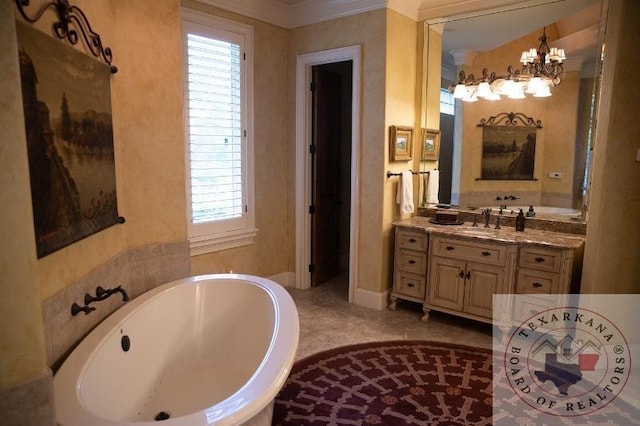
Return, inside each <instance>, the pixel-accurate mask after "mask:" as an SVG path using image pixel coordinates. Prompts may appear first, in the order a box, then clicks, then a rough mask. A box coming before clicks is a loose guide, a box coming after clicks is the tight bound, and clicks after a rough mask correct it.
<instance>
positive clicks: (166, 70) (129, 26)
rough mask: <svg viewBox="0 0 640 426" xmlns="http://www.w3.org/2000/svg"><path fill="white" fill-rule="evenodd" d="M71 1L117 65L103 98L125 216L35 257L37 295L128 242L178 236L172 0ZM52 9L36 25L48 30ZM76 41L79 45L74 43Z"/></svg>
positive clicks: (176, 20)
mask: <svg viewBox="0 0 640 426" xmlns="http://www.w3.org/2000/svg"><path fill="white" fill-rule="evenodd" d="M76 5H77V6H78V7H80V8H81V9H82V10H83V11H84V12H85V14H86V15H87V16H88V17H89V20H90V22H91V25H92V27H93V28H94V30H95V31H97V32H98V33H100V36H101V39H102V42H103V44H104V45H105V46H107V47H110V48H111V49H112V51H113V64H114V65H116V66H117V67H118V73H116V74H114V75H113V76H112V78H111V103H112V114H113V128H114V147H115V162H116V183H117V192H118V210H119V213H120V215H122V216H124V217H125V219H126V223H125V224H124V225H116V226H112V227H110V228H108V229H106V230H103V231H101V232H99V233H97V234H94V235H92V236H91V237H89V238H86V239H84V240H81V241H78V242H76V243H74V244H72V245H70V246H68V247H65V248H63V249H62V250H59V251H56V252H54V253H52V254H50V255H48V256H46V257H44V258H42V259H40V260H39V261H38V263H37V276H38V283H39V288H40V298H41V299H42V300H45V299H47V298H49V297H51V296H53V295H54V294H55V293H57V292H58V291H60V290H63V289H64V288H66V287H67V286H68V285H69V284H70V283H72V282H74V281H76V280H77V279H79V278H81V277H82V276H84V275H85V274H87V273H88V272H89V271H91V270H93V269H94V268H96V267H97V266H99V265H101V264H103V263H104V262H105V261H107V260H109V259H111V258H113V257H115V256H116V255H118V254H119V253H121V252H123V251H125V250H126V249H128V248H132V247H139V246H144V245H149V244H155V243H160V242H166V241H176V240H184V239H185V238H186V223H185V220H184V217H185V208H186V205H185V195H184V145H183V143H184V127H183V124H182V123H183V120H182V82H181V74H182V68H181V67H182V65H181V58H180V51H181V44H180V9H179V7H180V4H179V1H178V0H164V1H162V2H158V1H153V0H142V1H137V2H134V3H129V2H126V1H124V0H113V1H109V0H99V1H89V0H81V1H78V2H77V3H76ZM52 16H53V14H51V13H49V14H46V15H45V17H44V19H43V20H42V21H39V22H38V24H37V26H36V27H37V28H39V29H40V30H42V31H44V32H47V33H50V25H51V19H52V18H51V17H52ZM114 22H117V23H118V24H117V26H115V25H113V23H114ZM76 48H78V49H79V50H82V51H85V48H84V47H83V46H82V44H81V43H78V45H77V46H76Z"/></svg>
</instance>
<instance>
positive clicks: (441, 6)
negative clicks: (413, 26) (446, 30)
mask: <svg viewBox="0 0 640 426" xmlns="http://www.w3.org/2000/svg"><path fill="white" fill-rule="evenodd" d="M557 1H558V0H457V1H452V0H422V2H421V6H420V12H419V13H418V21H428V20H433V19H435V20H437V21H442V22H446V21H447V20H448V19H453V18H455V19H458V18H461V17H463V16H464V15H466V14H469V16H474V15H477V14H478V13H480V12H482V13H481V14H485V13H495V12H504V11H508V10H512V9H519V8H526V7H531V6H537V5H541V4H546V3H555V2H557Z"/></svg>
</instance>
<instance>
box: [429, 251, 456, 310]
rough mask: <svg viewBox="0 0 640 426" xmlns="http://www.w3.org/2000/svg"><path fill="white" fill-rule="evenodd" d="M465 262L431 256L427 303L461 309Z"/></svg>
mask: <svg viewBox="0 0 640 426" xmlns="http://www.w3.org/2000/svg"><path fill="white" fill-rule="evenodd" d="M464 276H465V262H464V261H461V260H456V259H447V258H444V257H438V256H432V257H431V264H430V265H429V300H428V303H430V304H432V305H435V306H440V307H442V308H448V309H455V310H458V311H459V310H461V309H462V306H463V300H464Z"/></svg>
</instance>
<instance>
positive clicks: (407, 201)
mask: <svg viewBox="0 0 640 426" xmlns="http://www.w3.org/2000/svg"><path fill="white" fill-rule="evenodd" d="M396 203H397V204H400V213H402V214H408V213H413V174H412V173H411V172H410V171H407V172H402V175H400V181H399V182H398V193H397V195H396Z"/></svg>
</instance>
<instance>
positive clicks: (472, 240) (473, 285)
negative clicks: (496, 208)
mask: <svg viewBox="0 0 640 426" xmlns="http://www.w3.org/2000/svg"><path fill="white" fill-rule="evenodd" d="M395 225H396V226H395V248H394V250H395V252H394V270H393V287H392V289H391V297H390V298H391V303H390V306H389V308H390V309H392V310H393V309H395V308H396V304H397V300H398V299H405V300H410V301H413V302H419V303H421V304H422V308H423V311H424V313H425V314H424V316H423V317H422V320H423V321H425V322H426V321H428V319H429V313H430V311H431V310H437V311H442V312H446V313H449V314H454V315H459V316H463V317H466V318H470V319H474V320H478V321H483V322H497V323H498V324H505V325H508V324H510V323H511V322H512V321H514V320H516V321H517V320H519V319H526V318H528V317H530V316H531V315H534V314H536V313H538V312H540V311H542V310H544V309H548V308H550V307H554V306H559V305H560V304H562V303H567V300H568V299H569V298H570V295H571V294H572V293H579V282H580V269H581V267H582V262H581V259H582V249H583V246H584V236H582V235H574V234H561V233H558V232H554V231H543V230H527V232H526V233H523V232H515V230H510V229H503V230H493V229H490V230H487V229H482V228H478V227H472V226H470V225H468V226H467V225H462V226H443V225H437V224H431V223H430V222H429V221H428V219H427V218H424V217H415V218H411V219H409V220H407V221H403V222H399V223H396V224H395ZM494 294H517V295H518V297H517V298H514V299H513V300H515V302H514V301H513V300H511V299H509V298H507V299H505V300H503V301H501V302H500V303H501V304H500V306H499V307H498V308H497V309H499V312H497V313H496V315H495V318H496V320H495V321H494V315H493V314H494V312H493V295H494Z"/></svg>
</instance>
